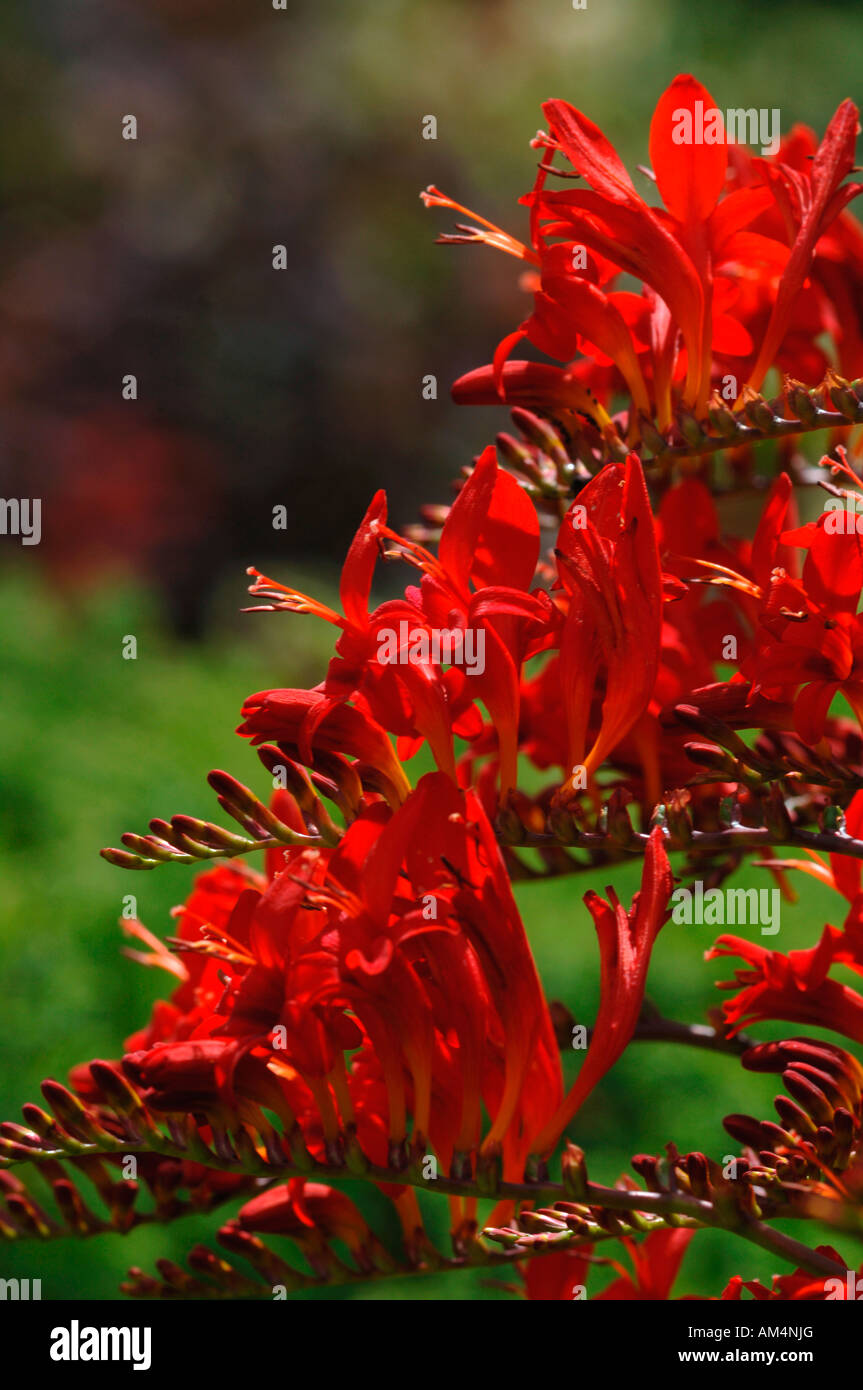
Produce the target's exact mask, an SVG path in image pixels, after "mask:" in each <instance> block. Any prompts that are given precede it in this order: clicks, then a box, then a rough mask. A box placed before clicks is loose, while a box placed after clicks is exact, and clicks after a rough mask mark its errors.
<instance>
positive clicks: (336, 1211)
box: [236, 1178, 371, 1253]
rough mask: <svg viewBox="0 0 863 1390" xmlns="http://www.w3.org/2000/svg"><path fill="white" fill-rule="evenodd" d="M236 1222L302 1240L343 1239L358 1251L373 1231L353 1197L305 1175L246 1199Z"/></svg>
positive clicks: (245, 1228) (251, 1229)
mask: <svg viewBox="0 0 863 1390" xmlns="http://www.w3.org/2000/svg"><path fill="white" fill-rule="evenodd" d="M236 1224H237V1225H238V1226H239V1227H240V1228H241V1229H242V1230H244V1231H255V1232H258V1233H260V1234H261V1235H284V1236H293V1237H294V1238H295V1239H298V1240H299V1241H300V1242H301V1243H302V1242H303V1241H305V1240H309V1239H314V1238H315V1237H318V1238H320V1239H323V1240H324V1241H327V1240H342V1241H344V1243H345V1244H346V1245H347V1246H348V1249H350V1250H352V1251H354V1252H355V1253H358V1252H360V1251H362V1250H363V1249H364V1247H365V1246H366V1243H367V1242H368V1239H369V1236H370V1234H371V1232H370V1231H369V1227H368V1224H367V1222H366V1220H365V1218H364V1217H363V1216H362V1214H361V1213H360V1211H359V1210H358V1208H357V1207H356V1206H355V1205H354V1203H353V1202H352V1201H351V1199H350V1197H348V1196H346V1195H345V1193H344V1192H339V1191H338V1189H337V1188H335V1187H328V1186H327V1185H326V1184H325V1183H319V1182H308V1181H307V1180H306V1179H305V1178H293V1179H292V1180H291V1181H290V1182H288V1183H282V1184H280V1185H279V1186H277V1187H271V1188H269V1189H268V1191H266V1192H262V1193H261V1195H260V1196H259V1197H253V1198H252V1200H251V1201H250V1202H245V1203H244V1204H243V1206H242V1207H241V1208H240V1210H239V1211H238V1213H237V1217H236Z"/></svg>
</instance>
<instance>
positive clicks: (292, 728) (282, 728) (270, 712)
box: [237, 686, 410, 802]
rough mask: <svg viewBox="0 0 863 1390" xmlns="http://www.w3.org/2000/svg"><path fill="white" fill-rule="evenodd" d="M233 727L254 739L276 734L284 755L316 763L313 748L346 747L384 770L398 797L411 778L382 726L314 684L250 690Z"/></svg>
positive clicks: (343, 749)
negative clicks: (303, 687) (239, 719)
mask: <svg viewBox="0 0 863 1390" xmlns="http://www.w3.org/2000/svg"><path fill="white" fill-rule="evenodd" d="M241 712H242V715H243V723H242V724H240V725H239V727H238V729H237V733H238V734H241V735H242V736H243V737H244V738H248V739H250V740H251V742H252V743H253V744H259V743H265V742H266V741H267V740H268V739H274V740H275V741H276V743H277V744H278V745H279V747H280V748H281V750H282V752H283V753H285V754H286V756H288V757H290V758H293V759H296V760H298V761H299V762H301V763H304V764H305V766H306V767H314V766H315V765H316V762H315V758H316V753H317V752H318V751H319V750H320V751H321V752H323V753H325V754H335V755H341V754H343V753H348V754H350V756H352V757H354V758H356V759H358V760H359V762H361V763H368V764H369V765H370V766H371V767H372V768H374V769H376V770H377V771H378V772H379V773H382V774H383V776H384V777H385V779H386V784H385V785H386V786H387V788H388V789H389V790H390V794H391V797H392V799H393V800H394V801H396V802H398V801H400V800H403V798H404V797H405V796H406V795H407V793H408V791H409V790H410V783H409V782H408V779H407V777H406V776H405V772H404V769H403V768H402V765H401V763H400V762H399V760H398V758H397V757H396V754H395V750H394V749H393V746H392V744H391V743H390V740H389V739H388V737H387V734H386V730H385V729H382V728H381V726H380V725H379V724H377V723H376V722H375V720H374V719H372V717H371V716H370V715H368V714H366V713H365V712H364V711H363V710H361V709H358V708H356V707H354V706H353V705H347V704H340V703H335V702H334V701H333V700H331V699H330V698H329V697H328V696H327V695H326V694H325V693H324V691H323V690H322V688H321V687H320V686H318V687H317V688H316V689H314V690H263V691H260V692H259V693H258V694H256V695H250V696H249V698H248V699H247V700H246V701H245V703H244V705H243V708H242V711H241Z"/></svg>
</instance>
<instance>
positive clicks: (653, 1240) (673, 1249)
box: [596, 1230, 695, 1302]
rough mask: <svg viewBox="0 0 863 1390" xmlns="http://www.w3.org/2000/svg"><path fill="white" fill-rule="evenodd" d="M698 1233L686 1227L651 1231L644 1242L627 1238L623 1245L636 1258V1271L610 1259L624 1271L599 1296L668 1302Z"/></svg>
mask: <svg viewBox="0 0 863 1390" xmlns="http://www.w3.org/2000/svg"><path fill="white" fill-rule="evenodd" d="M694 1235H695V1232H694V1231H686V1230H676V1231H670V1230H662V1231H651V1232H650V1234H649V1235H648V1236H647V1237H646V1239H645V1240H643V1241H642V1242H641V1243H640V1244H636V1242H635V1241H634V1240H631V1239H630V1238H629V1237H624V1239H623V1241H622V1244H623V1245H624V1246H625V1247H626V1250H627V1253H628V1255H629V1258H630V1259H631V1260H632V1267H633V1272H632V1273H631V1274H630V1273H628V1272H627V1271H626V1270H625V1269H623V1268H622V1267H621V1266H620V1265H619V1264H618V1263H617V1261H616V1260H612V1261H610V1263H611V1264H613V1266H614V1268H615V1269H617V1270H619V1271H620V1278H619V1279H615V1280H614V1282H613V1283H611V1284H609V1285H608V1287H607V1288H604V1289H603V1290H602V1293H598V1294H596V1298H597V1299H607V1300H612V1299H613V1300H626V1301H629V1302H632V1301H634V1300H641V1299H650V1300H652V1301H654V1302H657V1301H663V1302H664V1301H665V1300H666V1299H667V1298H669V1297H670V1294H671V1287H672V1285H673V1283H674V1281H675V1279H676V1278H677V1275H678V1272H679V1270H680V1266H681V1264H682V1262H683V1257H684V1255H685V1254H686V1251H687V1248H688V1246H689V1242H690V1241H691V1239H692V1237H693V1236H694Z"/></svg>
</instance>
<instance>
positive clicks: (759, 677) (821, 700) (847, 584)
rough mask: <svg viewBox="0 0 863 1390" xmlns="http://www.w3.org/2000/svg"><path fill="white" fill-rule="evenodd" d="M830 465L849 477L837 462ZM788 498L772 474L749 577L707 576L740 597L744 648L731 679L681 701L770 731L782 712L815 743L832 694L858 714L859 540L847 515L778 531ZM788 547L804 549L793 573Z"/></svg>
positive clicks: (862, 667)
mask: <svg viewBox="0 0 863 1390" xmlns="http://www.w3.org/2000/svg"><path fill="white" fill-rule="evenodd" d="M836 467H842V468H843V469H844V470H845V471H847V473H848V474H849V476H850V477H851V478H852V479H853V480H854V482H855V484H856V483H857V482H858V479H857V478H856V475H855V474H853V472H852V471H851V469H850V468H848V467H847V465H846V464H844V463H843V464H841V465H836ZM790 498H791V486H790V481H789V480H787V479H785V475H781V477H780V478H779V479H777V482H776V483H775V484H774V487H773V488H772V489H771V493H770V496H769V497H768V501H767V505H766V507H765V512H764V516H763V518H762V522H761V525H760V526H759V529H758V533H757V535H756V537H755V541H754V542H753V547H752V560H751V569H752V577H751V578H747V577H746V576H744V575H741V574H738V573H735V572H734V571H733V570H732V569H730V568H728V569H726V570H725V571H724V572H718V571H717V572H715V573H713V574H712V575H711V583H713V584H716V585H726V586H729V587H730V588H731V589H732V590H736V591H738V592H739V593H740V594H741V595H742V600H741V606H742V611H744V612H745V613H746V614H747V616H748V617H749V618H752V619H754V624H755V633H754V644H753V649H752V650H751V651H750V653H749V654H748V655H747V656H746V657H745V658H744V660H743V661H742V662H741V665H740V671H739V672H738V674H737V676H736V677H735V678H734V680H733V681H731V682H730V683H728V684H726V685H724V686H723V685H715V686H708V687H704V688H702V689H700V690H698V691H694V692H692V695H691V697H690V698H689V699H688V702H691V703H692V704H695V705H697V706H698V707H699V708H702V709H705V710H707V709H709V710H710V712H711V713H713V714H715V715H717V716H718V717H719V718H722V719H728V720H729V722H734V723H735V724H738V725H743V726H745V724H746V722H747V721H746V717H745V710H746V709H749V711H750V716H749V721H748V722H749V723H750V724H752V725H757V724H761V723H770V724H772V725H774V726H776V727H787V726H788V723H789V720H788V717H787V715H788V713H789V712H790V714H791V722H793V727H794V729H795V731H796V732H797V733H798V734H799V736H800V738H801V739H802V740H803V741H804V742H805V743H808V744H810V745H816V744H818V743H819V742H820V740H821V738H822V737H823V735H824V729H825V725H826V721H827V716H828V712H829V709H830V705H831V703H832V701H833V698H834V696H835V695H836V694H837V693H839V692H840V691H841V693H842V694H843V695H844V696H845V698H846V699H847V700H848V702H849V704H850V705H851V706H852V708H853V709H854V710H855V713H857V714H858V717H860V715H861V713H863V618H861V616H860V615H859V614H858V612H857V608H858V605H859V601H860V593H861V589H863V537H861V536H860V535H858V533H857V530H856V525H855V524H854V520H855V513H853V512H850V511H849V512H848V517H849V518H850V524H846V521H845V515H844V513H836V512H833V511H830V512H826V513H823V514H822V515H821V516H820V517H819V518H818V520H817V521H816V522H811V523H809V524H808V525H806V526H801V527H797V528H794V529H791V530H785V529H783V526H782V523H783V519H784V517H785V516H786V515H787V512H788V510H789V505H790ZM794 550H804V551H806V552H807V554H806V560H805V563H804V565H803V570H802V574H801V577H800V578H799V579H797V578H795V577H794V567H793V562H792V563H790V564H789V565H788V566H786V564H785V563H783V562H784V560H785V557H786V556H787V555H789V554H790V553H791V554H793V552H794ZM705 572H706V571H705ZM765 704H766V706H767V708H765ZM771 704H773V705H774V710H773V714H772V716H771V713H770V709H769V707H770V705H771Z"/></svg>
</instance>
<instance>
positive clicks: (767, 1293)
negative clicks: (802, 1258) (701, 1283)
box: [722, 1245, 863, 1303]
mask: <svg viewBox="0 0 863 1390" xmlns="http://www.w3.org/2000/svg"><path fill="white" fill-rule="evenodd" d="M815 1253H816V1254H817V1255H823V1256H825V1257H826V1258H827V1259H829V1260H833V1261H834V1262H835V1263H836V1265H837V1266H840V1267H841V1268H842V1269H847V1268H848V1267H849V1266H848V1265H847V1264H846V1261H845V1260H843V1258H842V1256H841V1255H840V1254H839V1252H838V1251H837V1250H834V1249H833V1246H832V1245H816V1247H815ZM861 1273H863V1266H861ZM855 1285H856V1281H855ZM744 1289H746V1290H747V1292H748V1293H751V1294H752V1297H753V1298H754V1299H755V1300H756V1302H759V1303H764V1302H771V1303H774V1302H781V1303H785V1302H810V1303H815V1302H833V1301H835V1302H841V1301H842V1300H847V1299H849V1298H855V1297H859V1295H857V1294H856V1293H855V1292H854V1291H853V1290H852V1292H850V1293H849V1291H848V1281H847V1279H845V1280H843V1279H841V1278H833V1279H831V1278H825V1276H824V1275H823V1274H820V1275H813V1274H810V1273H809V1272H808V1271H807V1270H805V1269H795V1270H794V1271H793V1273H791V1274H774V1276H773V1283H772V1286H771V1287H770V1288H769V1289H768V1288H767V1286H766V1285H765V1284H762V1283H761V1282H760V1281H759V1280H758V1279H742V1278H741V1277H740V1275H739V1274H735V1275H734V1277H733V1279H731V1280H730V1281H729V1283H728V1285H727V1287H726V1289H725V1291H724V1292H723V1294H722V1299H723V1300H724V1301H725V1302H731V1303H738V1302H741V1301H742V1295H743V1290H744Z"/></svg>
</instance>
